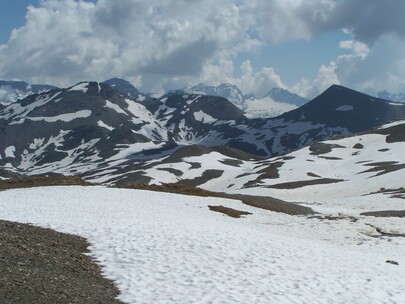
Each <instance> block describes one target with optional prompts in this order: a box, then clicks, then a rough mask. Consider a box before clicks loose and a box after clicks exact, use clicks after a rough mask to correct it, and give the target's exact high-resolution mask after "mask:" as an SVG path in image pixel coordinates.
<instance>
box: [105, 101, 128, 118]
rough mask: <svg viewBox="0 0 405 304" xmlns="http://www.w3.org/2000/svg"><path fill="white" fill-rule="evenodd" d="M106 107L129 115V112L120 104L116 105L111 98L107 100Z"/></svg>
mask: <svg viewBox="0 0 405 304" xmlns="http://www.w3.org/2000/svg"><path fill="white" fill-rule="evenodd" d="M105 107H107V108H110V109H112V110H114V111H115V112H117V113H120V114H125V115H127V113H126V112H125V111H124V110H123V109H121V108H120V107H119V106H118V105H116V104H115V103H112V102H111V101H109V100H106V101H105Z"/></svg>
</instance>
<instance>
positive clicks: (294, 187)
mask: <svg viewBox="0 0 405 304" xmlns="http://www.w3.org/2000/svg"><path fill="white" fill-rule="evenodd" d="M404 134H405V122H404V121H402V122H398V123H397V124H390V125H386V126H384V127H383V128H381V129H378V130H374V131H372V132H368V133H364V134H361V135H356V136H353V137H348V138H343V139H338V140H329V141H324V142H317V143H313V144H312V145H310V146H308V147H305V148H303V149H300V150H298V151H295V152H292V153H289V154H287V155H284V156H281V157H276V158H272V159H268V160H260V159H257V157H256V158H255V157H254V156H253V155H249V154H245V153H241V151H238V150H233V149H230V148H224V147H213V148H204V147H201V146H192V147H187V148H182V149H179V150H178V151H176V153H174V154H172V155H171V156H169V157H164V158H162V159H159V160H157V159H155V160H153V161H146V162H139V163H137V164H136V165H135V164H132V165H130V164H128V165H127V166H126V167H125V168H124V169H123V168H115V170H112V171H110V172H108V173H103V172H99V173H97V174H96V175H93V176H88V177H87V178H88V179H89V180H92V181H95V182H107V183H116V184H126V183H136V182H139V181H142V182H146V183H150V184H165V183H182V184H186V185H192V186H198V187H201V188H204V189H207V190H211V191H219V192H230V193H241V194H253V195H261V196H272V197H277V198H280V199H284V200H287V201H292V202H305V203H307V204H311V205H312V204H313V203H314V202H319V201H321V202H327V201H331V200H332V198H333V199H334V200H346V199H349V201H348V202H347V204H348V205H350V204H352V203H354V204H357V203H356V202H353V201H350V198H359V197H361V196H363V195H369V194H371V193H380V194H381V196H384V195H385V196H387V197H389V196H391V195H392V196H397V197H403V198H405V190H404V189H403V186H404V182H403V181H404V177H405V154H404V153H403V151H405V135H404ZM332 201H333V200H332ZM333 202H335V201H333ZM345 203H346V202H340V203H339V205H341V204H345ZM332 205H333V204H332ZM364 208H369V209H377V210H378V209H379V208H380V209H381V208H389V206H388V205H386V204H383V205H373V206H372V205H369V206H364Z"/></svg>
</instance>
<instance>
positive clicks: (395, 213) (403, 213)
mask: <svg viewBox="0 0 405 304" xmlns="http://www.w3.org/2000/svg"><path fill="white" fill-rule="evenodd" d="M360 214H361V215H365V216H374V217H405V210H382V211H370V212H363V213H360Z"/></svg>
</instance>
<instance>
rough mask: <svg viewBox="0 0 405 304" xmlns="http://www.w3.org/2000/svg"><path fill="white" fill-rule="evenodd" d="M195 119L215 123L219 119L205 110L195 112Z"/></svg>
mask: <svg viewBox="0 0 405 304" xmlns="http://www.w3.org/2000/svg"><path fill="white" fill-rule="evenodd" d="M194 119H195V120H197V121H201V122H203V123H208V124H211V123H214V122H216V121H217V119H215V118H214V117H212V116H211V115H209V114H207V113H205V112H203V111H201V110H200V111H198V112H194Z"/></svg>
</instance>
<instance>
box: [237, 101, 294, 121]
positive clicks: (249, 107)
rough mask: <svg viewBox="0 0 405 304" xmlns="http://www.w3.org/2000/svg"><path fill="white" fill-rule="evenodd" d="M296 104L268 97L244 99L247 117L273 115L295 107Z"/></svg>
mask: <svg viewBox="0 0 405 304" xmlns="http://www.w3.org/2000/svg"><path fill="white" fill-rule="evenodd" d="M296 108H297V106H296V105H292V104H289V103H284V102H277V101H274V100H273V99H272V98H270V97H265V98H262V99H249V100H247V101H246V109H245V112H246V116H247V117H248V118H258V117H262V118H264V117H275V116H278V115H281V114H283V113H285V112H288V111H292V110H294V109H296Z"/></svg>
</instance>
